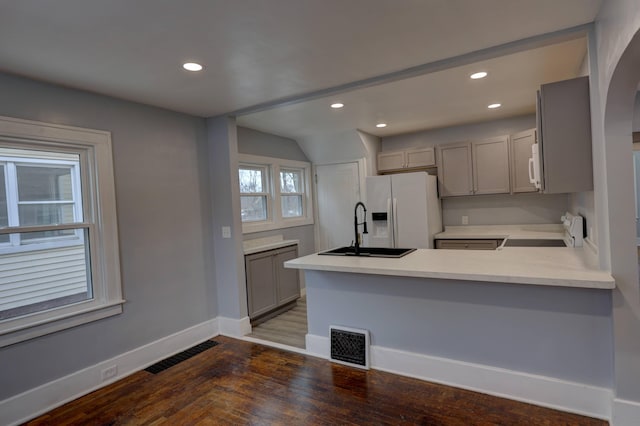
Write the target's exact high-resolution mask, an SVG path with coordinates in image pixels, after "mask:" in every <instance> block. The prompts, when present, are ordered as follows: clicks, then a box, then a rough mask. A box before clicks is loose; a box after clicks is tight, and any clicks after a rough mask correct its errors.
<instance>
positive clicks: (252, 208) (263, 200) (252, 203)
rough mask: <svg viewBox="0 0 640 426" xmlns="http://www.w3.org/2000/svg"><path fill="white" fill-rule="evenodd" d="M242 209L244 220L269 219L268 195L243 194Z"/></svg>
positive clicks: (241, 199) (241, 198)
mask: <svg viewBox="0 0 640 426" xmlns="http://www.w3.org/2000/svg"><path fill="white" fill-rule="evenodd" d="M240 211H241V214H242V221H243V222H255V221H258V220H267V197H265V196H255V197H253V196H241V197H240Z"/></svg>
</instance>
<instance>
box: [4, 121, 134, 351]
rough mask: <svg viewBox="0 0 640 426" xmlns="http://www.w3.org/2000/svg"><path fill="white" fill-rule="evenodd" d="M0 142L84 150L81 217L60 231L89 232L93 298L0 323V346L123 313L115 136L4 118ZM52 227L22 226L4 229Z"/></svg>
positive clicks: (58, 227) (32, 146) (18, 146)
mask: <svg viewBox="0 0 640 426" xmlns="http://www.w3.org/2000/svg"><path fill="white" fill-rule="evenodd" d="M0 144H2V146H6V147H9V148H16V149H35V150H37V149H38V148H40V149H47V150H49V151H56V152H70V153H79V154H80V175H81V181H82V189H81V191H82V199H83V200H84V203H83V204H84V205H83V212H82V213H83V216H82V218H83V221H82V222H77V223H73V224H65V225H56V226H55V228H56V229H81V230H82V231H84V230H88V234H89V250H90V259H89V261H90V266H91V283H92V296H93V297H92V298H91V299H89V300H85V301H81V302H77V303H73V304H69V305H64V306H61V307H58V308H54V309H51V310H47V311H40V312H35V313H33V314H28V315H24V316H21V317H16V318H9V319H6V320H3V321H0V347H3V346H8V345H12V344H14V343H18V342H21V341H24V340H28V339H32V338H34V337H38V336H42V335H45V334H49V333H53V332H55V331H59V330H63V329H66V328H70V327H75V326H77V325H80V324H85V323H88V322H91V321H96V320H98V319H101V318H106V317H109V316H113V315H117V314H120V313H122V304H123V303H124V302H125V301H124V300H123V299H122V287H121V282H120V258H119V249H118V226H117V219H116V207H115V185H114V176H113V158H112V148H111V134H110V133H109V132H105V131H100V130H91V129H83V128H78V127H70V126H61V125H56V124H49V123H42V122H38V121H30V120H22V119H17V118H10V117H0ZM43 228H46V229H51V226H47V227H38V226H24V227H23V226H18V227H9V228H2V229H0V233H3V234H8V233H15V232H28V231H38V230H44V229H43Z"/></svg>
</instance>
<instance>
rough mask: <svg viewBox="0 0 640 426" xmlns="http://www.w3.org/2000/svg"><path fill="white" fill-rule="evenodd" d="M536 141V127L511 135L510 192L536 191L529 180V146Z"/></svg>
mask: <svg viewBox="0 0 640 426" xmlns="http://www.w3.org/2000/svg"><path fill="white" fill-rule="evenodd" d="M534 143H536V129H529V130H525V131H524V132H520V133H516V134H514V135H511V143H510V145H511V146H510V148H511V192H513V193H520V192H536V191H538V189H537V188H536V186H535V185H534V184H533V183H531V182H530V181H529V159H530V158H531V146H532V145H533V144H534Z"/></svg>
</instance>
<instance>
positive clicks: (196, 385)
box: [28, 336, 607, 426]
mask: <svg viewBox="0 0 640 426" xmlns="http://www.w3.org/2000/svg"><path fill="white" fill-rule="evenodd" d="M215 340H216V341H217V342H219V343H220V344H219V345H217V346H215V347H213V348H211V349H208V350H206V351H204V352H202V353H200V354H198V355H196V356H194V357H193V358H190V359H188V360H186V361H183V362H181V363H180V364H177V365H175V366H173V367H171V368H169V369H167V370H165V371H163V372H161V373H158V374H156V375H154V374H151V373H148V372H146V371H140V372H137V373H135V374H133V375H131V376H129V377H127V378H125V379H123V380H121V381H119V382H116V383H114V384H112V385H110V386H107V387H105V388H103V389H100V390H98V391H96V392H93V393H91V394H89V395H87V396H85V397H82V398H80V399H77V400H75V401H72V402H70V403H68V404H66V405H64V406H62V407H60V408H57V409H55V410H53V411H52V412H50V413H48V414H46V415H44V416H41V417H39V418H37V419H35V420H33V421H31V422H30V423H28V424H29V425H292V426H297V425H438V426H442V425H456V426H457V425H460V426H462V425H464V426H472V425H536V426H537V425H567V426H571V425H581V426H591V425H594V426H595V425H599V426H600V425H606V424H607V422H605V421H602V420H596V419H591V418H587V417H582V416H578V415H575V414H567V413H563V412H560V411H556V410H551V409H547V408H541V407H537V406H534V405H529V404H525V403H522V402H516V401H511V400H507V399H503V398H497V397H493V396H489V395H484V394H480V393H475V392H471V391H465V390H461V389H456V388H451V387H447V386H443V385H437V384H432V383H427V382H423V381H420V380H416V379H410V378H406V377H400V376H395V375H393V374H389V373H384V372H381V371H375V370H370V371H362V370H357V369H353V368H349V367H344V366H341V365H336V364H332V363H330V362H328V361H325V360H321V359H318V358H313V357H309V356H305V355H301V354H296V353H291V352H286V351H282V350H278V349H275V348H270V347H267V346H262V345H257V344H253V343H250V342H245V341H240V340H235V339H231V338H227V337H222V336H220V337H216V338H215Z"/></svg>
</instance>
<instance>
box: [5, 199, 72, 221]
mask: <svg viewBox="0 0 640 426" xmlns="http://www.w3.org/2000/svg"><path fill="white" fill-rule="evenodd" d="M18 216H19V217H20V225H21V226H31V225H59V224H66V223H73V222H74V218H73V204H44V203H43V204H20V205H19V206H18Z"/></svg>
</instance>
